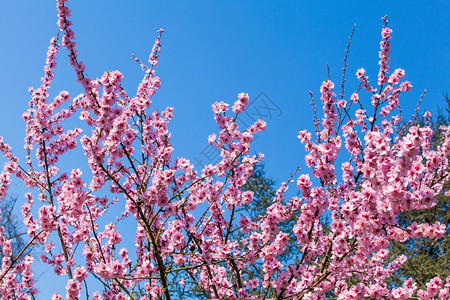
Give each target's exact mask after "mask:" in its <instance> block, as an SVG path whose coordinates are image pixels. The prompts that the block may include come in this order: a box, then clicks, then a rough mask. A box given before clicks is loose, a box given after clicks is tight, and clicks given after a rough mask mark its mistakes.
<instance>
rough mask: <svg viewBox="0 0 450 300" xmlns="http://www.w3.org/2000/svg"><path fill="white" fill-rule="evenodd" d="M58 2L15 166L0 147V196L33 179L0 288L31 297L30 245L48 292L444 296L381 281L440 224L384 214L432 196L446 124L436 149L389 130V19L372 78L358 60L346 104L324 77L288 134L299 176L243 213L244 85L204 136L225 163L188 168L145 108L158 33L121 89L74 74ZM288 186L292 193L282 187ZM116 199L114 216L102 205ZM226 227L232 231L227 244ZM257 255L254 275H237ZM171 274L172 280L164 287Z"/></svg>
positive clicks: (426, 139) (442, 178)
mask: <svg viewBox="0 0 450 300" xmlns="http://www.w3.org/2000/svg"><path fill="white" fill-rule="evenodd" d="M57 9H58V18H59V20H58V23H57V24H58V27H59V34H58V35H57V36H56V37H55V38H53V39H52V40H51V41H50V46H49V49H48V52H47V60H46V64H45V67H44V71H45V75H44V77H43V78H42V84H41V86H40V87H39V88H37V89H33V88H32V89H30V92H31V100H30V102H29V109H28V110H27V112H25V113H24V114H23V119H24V121H25V122H26V138H25V149H26V152H27V156H26V158H25V161H24V162H22V161H19V158H18V157H16V156H15V155H14V154H13V151H12V149H11V148H10V146H9V145H8V144H6V143H5V142H4V141H3V140H1V142H0V150H1V152H2V153H3V155H4V157H5V158H6V160H7V162H6V163H5V165H4V168H3V172H2V173H1V175H0V196H1V197H5V196H6V194H7V190H8V187H9V185H10V183H11V180H12V178H13V177H14V178H17V179H19V180H22V181H23V182H24V184H25V185H26V187H27V188H28V189H29V191H28V192H27V193H26V194H25V199H26V202H25V203H24V204H23V206H22V214H23V220H24V223H25V225H26V226H27V233H28V236H29V241H28V243H27V244H26V245H25V246H24V248H23V251H22V252H21V253H19V254H18V255H13V254H12V252H11V240H10V239H8V238H7V236H6V235H5V234H4V231H3V230H0V247H1V250H2V253H3V259H2V266H1V271H0V295H1V297H2V299H31V298H35V296H36V294H37V293H38V291H37V289H36V288H35V285H34V284H35V281H34V278H33V272H32V265H33V260H34V258H33V257H32V256H26V257H25V258H24V259H20V257H21V256H22V253H23V252H25V251H27V249H30V248H38V247H39V246H43V250H44V251H42V254H41V256H40V257H39V259H40V260H41V261H42V262H43V263H46V264H48V265H50V266H52V267H53V269H54V272H55V274H56V275H59V276H64V277H66V278H67V284H66V293H65V294H63V295H62V294H59V293H58V292H55V293H54V294H53V298H52V299H63V298H65V299H79V298H81V297H86V298H92V299H161V298H162V299H170V298H174V297H176V295H180V293H181V294H182V293H183V287H185V288H187V289H193V288H195V289H196V291H198V293H199V294H198V295H197V296H198V297H203V298H216V299H223V298H262V297H266V296H264V295H262V296H261V295H259V294H256V293H255V291H256V290H258V291H260V290H263V289H264V288H265V289H268V288H271V289H273V290H274V291H276V294H275V295H273V296H274V297H275V298H277V299H287V298H289V299H294V298H295V299H325V298H326V297H333V298H339V299H353V298H354V299H362V298H365V297H370V298H376V299H381V298H383V299H385V298H392V299H408V298H410V297H418V298H420V299H431V298H433V297H441V298H448V293H449V288H450V278H448V279H447V281H446V282H443V280H442V279H440V278H434V279H432V280H431V281H430V282H429V283H428V284H427V289H426V290H417V288H416V285H415V283H414V282H413V281H412V280H411V279H405V281H404V282H403V284H402V285H401V286H396V287H389V286H387V285H386V283H385V279H386V278H388V277H389V276H390V275H391V274H392V273H393V272H395V271H396V270H398V268H399V267H400V265H401V264H402V263H404V262H405V257H404V256H400V257H398V258H397V259H396V260H395V261H393V262H391V263H389V264H387V263H386V259H387V257H388V250H387V249H388V246H389V244H390V241H392V240H395V241H407V240H408V239H410V238H414V237H428V238H431V239H434V238H439V237H441V236H442V235H443V233H444V232H445V226H443V225H442V224H440V223H439V222H436V223H433V224H416V223H413V224H411V225H410V226H408V227H407V228H402V227H400V226H399V225H398V224H397V220H396V216H397V215H398V214H399V213H400V212H402V211H404V210H410V209H425V208H429V207H431V206H433V205H434V204H435V196H436V195H438V194H439V193H440V192H441V189H442V186H443V184H444V183H445V182H447V181H448V180H449V173H448V156H449V154H450V143H449V140H450V129H449V128H448V127H442V128H441V130H442V132H443V134H442V141H441V144H440V146H438V147H437V148H436V149H435V150H433V149H431V148H430V139H431V136H432V133H433V131H432V129H431V128H430V127H428V126H423V127H419V126H413V127H411V128H410V129H409V131H408V133H407V134H405V135H399V134H397V133H396V132H395V131H394V128H395V127H396V126H397V125H398V124H400V122H401V121H402V119H401V116H400V114H399V110H400V106H399V97H400V95H401V94H403V93H405V92H408V91H409V90H410V89H411V87H412V85H411V83H409V82H408V81H404V80H403V78H404V76H405V72H404V71H403V70H402V69H397V70H395V71H394V72H392V73H390V72H389V64H388V62H389V53H390V39H391V32H392V30H391V29H389V28H388V27H387V20H386V19H385V18H384V19H383V21H384V23H385V25H384V26H383V29H382V41H381V44H380V47H381V50H380V54H379V56H380V70H379V74H378V83H377V86H376V87H374V86H372V85H371V84H370V83H369V79H368V77H367V76H366V75H365V70H364V69H359V70H358V72H357V78H358V80H359V82H360V87H359V88H358V89H357V90H356V91H355V92H354V93H353V94H352V95H351V97H350V98H349V99H347V98H346V97H345V95H344V88H343V85H342V92H341V95H340V96H336V94H335V92H334V84H333V82H331V81H330V80H327V81H324V82H323V83H322V86H321V88H320V93H321V100H322V103H323V106H322V108H323V118H322V119H321V120H319V119H318V118H316V120H315V126H316V132H315V138H313V134H312V133H310V132H308V131H306V130H301V131H300V133H299V139H300V140H301V142H302V143H304V144H305V150H306V151H307V155H306V156H305V159H306V164H307V165H308V167H309V168H310V169H311V172H310V173H305V174H301V175H294V176H297V178H293V179H291V180H289V181H288V182H286V183H283V184H282V185H281V187H280V188H279V189H278V190H277V192H276V195H275V197H274V198H273V203H272V204H271V205H270V207H268V209H267V211H266V212H265V213H264V214H262V215H261V216H259V217H257V218H250V217H249V216H247V215H243V214H242V213H240V212H238V209H239V207H241V206H242V205H243V204H248V203H250V202H251V201H252V198H253V193H252V192H250V191H245V190H244V189H243V186H244V184H245V183H246V181H247V179H248V178H249V177H250V176H251V174H252V171H253V167H254V166H255V164H257V163H259V162H260V161H261V160H262V159H263V157H264V156H263V155H262V154H259V155H250V154H249V152H250V144H251V142H252V139H253V137H254V135H255V134H256V133H258V132H261V131H263V130H264V128H265V123H264V121H262V120H258V121H256V122H255V123H254V124H253V125H251V126H250V127H249V128H239V126H238V125H237V123H236V118H237V116H238V115H239V114H240V113H242V112H243V111H244V110H245V108H246V106H247V105H248V103H249V96H248V95H247V94H244V93H241V94H239V95H238V99H237V100H236V101H235V102H234V104H233V105H231V107H230V105H228V104H226V103H224V102H219V103H214V104H213V105H212V110H213V113H214V119H215V120H216V123H217V126H218V132H217V133H216V134H212V135H211V136H210V137H209V138H208V141H209V143H210V145H211V147H216V148H217V149H219V150H220V153H221V161H220V162H218V163H217V164H215V165H211V164H210V165H206V166H197V169H196V168H194V166H193V165H192V163H190V161H189V160H187V159H185V158H181V157H180V158H174V157H172V153H173V147H172V145H171V136H172V135H171V133H170V132H169V130H168V125H169V122H170V120H171V119H172V117H173V108H170V107H168V108H166V109H165V110H163V111H157V110H153V111H152V110H151V109H150V107H151V103H152V100H151V99H152V96H153V95H154V94H155V93H156V91H157V90H158V89H159V88H160V85H161V82H160V80H159V78H158V77H157V76H156V75H155V68H156V67H157V64H158V57H159V53H160V49H161V43H160V39H161V35H162V33H163V30H162V29H161V30H159V31H158V33H159V35H158V37H157V39H156V41H155V44H154V47H153V49H152V52H151V54H150V57H149V66H146V65H145V64H144V63H142V62H141V61H140V60H139V59H137V58H136V61H137V62H138V63H140V65H141V66H142V69H143V70H144V71H145V74H144V76H143V79H142V81H141V82H140V84H139V87H138V90H137V93H136V94H135V95H133V96H131V95H130V94H129V93H127V92H126V91H125V89H124V88H123V86H122V85H121V79H122V74H121V73H120V72H119V71H112V72H105V73H104V74H103V75H102V77H101V78H98V79H92V78H88V77H87V76H86V75H85V73H84V71H85V65H84V64H83V62H82V61H80V60H79V58H78V52H77V44H76V42H75V34H74V32H73V30H72V28H71V25H72V23H71V22H70V20H69V17H70V10H69V9H68V7H67V6H66V0H58V1H57ZM61 46H62V47H65V48H66V49H67V50H68V52H69V60H70V64H71V66H72V67H73V69H74V70H75V73H76V75H77V81H78V82H79V83H80V84H81V85H82V87H83V89H84V93H83V94H80V95H78V96H75V97H71V96H70V95H69V93H68V92H66V91H62V92H60V93H59V94H58V95H57V96H56V97H54V98H53V99H51V98H50V96H49V88H50V85H51V83H52V80H53V76H54V73H53V70H54V68H55V67H56V57H57V55H58V52H59V50H60V47H61ZM365 93H367V94H368V95H369V96H370V97H371V100H372V101H371V104H372V105H371V107H370V108H369V109H363V108H362V107H363V106H362V101H360V96H363V95H364V94H365ZM355 105H356V106H358V109H356V111H354V110H352V106H355ZM77 118H79V119H80V120H81V122H82V124H81V125H80V126H78V127H73V128H68V126H69V124H74V122H68V120H72V119H74V120H75V119H77ZM82 128H83V129H82ZM78 148H82V149H83V151H84V158H85V162H86V166H87V167H88V170H89V171H88V172H86V171H84V173H83V171H82V170H81V169H80V168H71V169H70V170H68V171H67V172H66V171H65V170H64V167H63V166H62V165H61V159H62V157H63V156H66V155H67V153H68V152H70V151H71V150H73V149H78ZM72 152H73V151H72ZM338 158H339V161H344V162H343V163H338ZM294 182H296V186H297V187H298V189H299V191H300V194H301V197H287V190H288V187H290V186H291V185H292V183H294ZM114 210H116V211H117V210H120V213H119V214H115V215H114V216H111V212H112V211H114ZM324 214H329V215H330V220H331V223H330V224H329V226H330V229H329V230H324V227H323V224H322V222H321V217H322V216H323V215H324ZM292 215H298V217H297V218H296V220H295V225H294V226H293V228H292V232H293V234H295V237H296V241H295V243H297V245H296V246H297V247H298V249H300V255H298V257H294V258H293V259H291V260H290V261H288V262H285V263H284V264H282V263H281V262H280V261H279V260H278V258H279V256H280V255H281V254H282V253H283V252H284V251H285V249H286V246H287V244H288V243H289V242H290V240H289V238H288V233H287V232H283V231H282V230H279V228H278V224H279V223H280V222H282V221H283V220H286V219H288V218H290V217H291V216H292ZM126 222H128V223H127V224H132V226H134V234H135V237H134V244H131V245H130V244H128V243H125V242H124V241H122V237H123V236H124V231H123V230H121V226H122V224H124V223H126ZM127 231H128V232H129V228H128V230H127ZM237 231H240V232H241V233H242V235H240V236H241V239H239V240H236V239H233V236H235V235H234V233H235V232H237ZM261 264H262V270H261V272H263V274H264V276H263V278H262V279H261V280H259V279H257V278H251V277H249V276H248V273H246V272H245V270H246V269H247V268H249V267H251V266H253V265H261ZM173 280H176V282H177V284H178V286H174V285H172V284H169V283H170V282H173ZM89 287H91V288H89ZM94 287H95V288H94ZM95 289H96V290H95ZM177 293H178V294H177ZM82 295H83V296H82Z"/></svg>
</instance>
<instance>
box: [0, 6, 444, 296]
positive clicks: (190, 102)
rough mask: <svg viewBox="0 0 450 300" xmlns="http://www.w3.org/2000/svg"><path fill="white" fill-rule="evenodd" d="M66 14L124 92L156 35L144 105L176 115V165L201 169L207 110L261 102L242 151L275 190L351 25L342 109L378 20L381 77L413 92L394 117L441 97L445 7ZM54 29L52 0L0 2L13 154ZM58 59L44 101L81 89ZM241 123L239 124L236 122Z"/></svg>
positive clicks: (97, 67) (99, 68)
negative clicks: (257, 162)
mask: <svg viewBox="0 0 450 300" xmlns="http://www.w3.org/2000/svg"><path fill="white" fill-rule="evenodd" d="M68 5H69V7H70V8H71V9H72V17H71V20H72V21H73V23H74V27H73V28H74V30H75V33H76V37H77V41H78V45H79V47H78V50H79V58H80V59H81V60H82V61H84V62H85V63H86V65H87V69H86V72H87V74H88V75H89V76H90V77H99V76H101V75H102V74H103V72H104V71H106V70H110V71H111V70H120V71H122V72H123V74H124V76H125V78H124V85H125V87H126V88H127V89H128V90H129V91H130V93H131V94H133V93H134V92H135V91H136V88H137V84H138V82H139V80H140V79H141V77H142V72H141V71H140V68H139V66H138V65H137V64H136V63H135V62H133V61H132V60H131V59H130V57H131V55H132V54H133V53H134V54H136V56H138V57H140V58H141V59H143V60H146V59H147V57H148V53H149V51H150V50H151V47H152V45H153V41H154V39H155V37H156V35H157V34H156V31H157V30H158V29H159V28H160V27H163V28H164V29H165V31H166V32H165V33H164V35H163V38H162V53H161V57H160V62H159V67H158V69H157V74H158V75H159V76H160V78H161V80H162V88H161V90H160V91H159V92H158V93H157V94H156V95H155V96H154V98H153V103H154V107H155V108H159V109H160V108H164V107H166V106H174V107H175V119H174V120H173V122H172V123H171V127H170V128H171V130H172V133H173V143H174V146H175V149H176V152H175V153H176V155H177V156H184V157H187V158H189V159H191V160H194V159H195V158H197V159H203V160H205V157H204V155H203V154H202V150H203V149H204V148H205V147H206V145H207V137H208V135H209V134H210V133H212V132H215V131H217V128H216V127H215V125H214V124H215V123H214V120H213V115H212V112H211V104H212V103H213V102H215V101H226V102H229V103H232V102H233V101H234V100H235V99H236V96H237V94H238V93H240V92H246V93H249V95H250V97H251V99H252V98H255V97H256V96H257V95H259V94H260V93H261V92H263V93H264V95H266V96H267V98H261V99H265V101H266V102H267V103H271V104H272V108H276V110H274V114H273V115H272V116H271V117H270V116H269V117H268V118H266V121H267V131H266V132H265V133H263V134H260V135H259V136H258V139H257V140H256V141H255V143H254V148H253V150H254V151H260V152H263V153H265V155H266V160H265V165H266V173H267V174H268V175H270V176H273V178H274V179H275V180H277V182H281V181H283V180H285V179H287V178H288V177H289V174H290V173H291V172H292V171H294V170H295V168H296V167H297V166H303V165H304V164H303V161H304V160H303V156H304V154H305V153H304V152H303V147H302V145H301V144H300V142H299V141H298V140H297V134H298V130H299V129H302V128H309V129H310V128H311V122H312V120H311V118H312V110H311V108H310V105H309V102H310V99H309V96H308V91H309V90H311V91H313V92H314V93H315V95H316V99H317V100H318V99H319V87H320V84H321V82H322V81H323V80H325V79H327V68H326V65H327V63H328V64H329V66H330V69H331V79H332V80H333V81H335V82H336V84H337V85H338V84H339V83H340V80H341V68H342V65H343V62H342V59H343V57H344V50H345V47H346V45H347V42H348V36H349V34H350V32H351V30H352V27H353V24H354V23H356V24H357V26H356V30H355V34H354V36H353V42H352V45H351V48H350V54H349V58H348V64H349V66H348V71H347V75H348V76H347V83H346V87H347V91H348V94H347V95H348V96H347V99H348V98H349V96H350V92H351V91H352V90H354V89H355V88H356V86H357V84H358V83H357V81H356V79H355V76H354V73H355V72H356V70H357V69H358V68H360V67H364V68H365V69H366V70H367V72H368V75H369V76H370V78H371V79H372V82H375V81H376V74H377V72H378V50H379V41H380V38H381V36H380V31H381V25H382V21H381V17H382V16H384V15H386V14H388V16H389V20H390V23H389V24H390V27H391V28H392V29H393V30H394V31H393V34H392V36H393V40H392V54H391V70H394V69H395V68H398V67H401V68H404V69H405V70H406V78H407V79H408V80H410V81H411V82H412V84H413V90H412V91H411V92H409V93H408V94H406V95H404V96H403V97H402V98H401V104H402V106H404V108H405V116H408V115H410V114H411V112H412V109H413V108H414V107H415V104H416V103H417V101H418V99H419V96H420V94H421V93H422V92H423V90H424V89H427V90H428V93H427V95H426V97H425V99H424V104H423V107H424V108H427V109H429V110H431V111H435V110H436V108H437V106H438V105H442V104H443V102H442V98H443V95H445V94H446V93H448V92H449V86H450V84H449V83H450V82H449V80H450V79H449V78H450V71H449V66H450V61H449V54H448V53H449V52H448V49H449V46H450V45H449V38H448V37H449V36H450V26H449V25H450V24H449V19H448V13H449V12H450V10H449V8H450V5H449V2H448V1H371V2H369V1H164V2H163V1H158V2H157V1H141V0H134V1H112V0H109V1H104V0H99V1H87V0H77V1H69V3H68ZM56 21H57V17H56V9H55V2H54V1H31V0H26V1H6V0H0V38H1V43H0V68H1V72H0V90H1V91H2V92H1V96H0V105H1V106H0V107H1V108H2V109H0V135H2V136H4V137H5V139H6V141H7V142H9V143H10V144H11V145H12V146H13V147H14V149H16V150H15V152H16V153H18V154H20V153H23V150H22V147H23V138H24V129H25V126H24V123H23V122H22V120H21V114H22V112H23V111H25V110H26V108H27V103H28V100H29V93H28V91H27V90H28V87H29V86H35V87H37V86H39V84H40V77H41V76H42V75H43V70H42V68H43V65H44V62H45V53H46V49H47V47H48V42H49V40H50V38H51V37H52V36H53V35H55V34H56V32H57V27H56V24H55V23H56ZM61 54H62V55H60V56H59V58H58V68H57V70H56V78H55V81H54V85H53V88H52V90H51V92H52V95H53V96H55V95H56V94H57V92H58V91H59V90H62V89H65V90H68V91H69V92H70V93H71V95H72V96H75V95H76V94H77V93H79V92H81V89H80V87H79V86H78V85H77V84H76V81H75V74H74V72H73V70H71V69H70V68H69V66H68V59H67V56H66V52H62V53H61ZM365 100H366V101H367V98H365ZM262 101H264V100H259V102H256V104H261V103H263V102H262ZM367 103H368V102H367ZM249 120H250V119H249V117H248V116H243V119H242V121H244V122H249ZM13 189H14V187H13ZM14 192H15V193H20V192H21V191H20V188H18V187H17V188H16V190H15V191H14ZM42 299H44V298H42Z"/></svg>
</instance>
